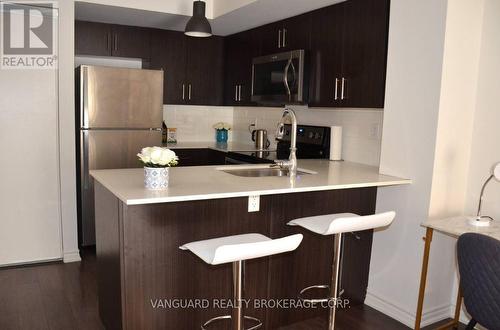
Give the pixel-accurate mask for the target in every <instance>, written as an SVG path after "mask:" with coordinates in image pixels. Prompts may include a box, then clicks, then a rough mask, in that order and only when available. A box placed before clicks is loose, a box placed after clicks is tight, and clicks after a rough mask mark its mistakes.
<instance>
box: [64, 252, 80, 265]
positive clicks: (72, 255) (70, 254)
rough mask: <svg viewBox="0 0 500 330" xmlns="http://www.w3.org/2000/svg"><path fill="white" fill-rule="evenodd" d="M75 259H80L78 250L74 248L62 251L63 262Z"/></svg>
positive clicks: (75, 260)
mask: <svg viewBox="0 0 500 330" xmlns="http://www.w3.org/2000/svg"><path fill="white" fill-rule="evenodd" d="M77 261H82V258H80V251H78V250H76V251H73V252H64V256H63V262H64V263H65V264H66V263H69V262H77Z"/></svg>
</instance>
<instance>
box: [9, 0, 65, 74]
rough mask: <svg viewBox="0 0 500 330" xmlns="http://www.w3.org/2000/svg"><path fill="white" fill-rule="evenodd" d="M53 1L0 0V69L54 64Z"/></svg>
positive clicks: (55, 11) (54, 11) (54, 16)
mask: <svg viewBox="0 0 500 330" xmlns="http://www.w3.org/2000/svg"><path fill="white" fill-rule="evenodd" d="M55 8H56V4H55V2H50V1H44V2H40V1H16V2H10V1H9V2H7V1H1V0H0V13H1V24H0V27H1V31H0V32H1V33H0V34H1V47H2V48H1V54H0V56H1V59H0V68H2V69H52V68H56V59H57V57H56V55H55V49H57V48H56V44H55V41H56V38H55V33H56V28H57V25H56V23H57V10H56V9H55Z"/></svg>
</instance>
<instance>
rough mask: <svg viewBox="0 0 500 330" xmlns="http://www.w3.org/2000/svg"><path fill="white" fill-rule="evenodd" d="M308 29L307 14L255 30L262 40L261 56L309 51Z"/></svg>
mask: <svg viewBox="0 0 500 330" xmlns="http://www.w3.org/2000/svg"><path fill="white" fill-rule="evenodd" d="M310 28H311V15H310V14H309V13H306V14H303V15H299V16H295V17H291V18H288V19H285V20H282V21H278V22H275V23H271V24H267V25H264V26H262V27H260V28H257V31H258V33H259V35H260V38H261V40H262V48H261V55H269V54H273V53H281V52H285V51H288V50H295V49H309V39H310Z"/></svg>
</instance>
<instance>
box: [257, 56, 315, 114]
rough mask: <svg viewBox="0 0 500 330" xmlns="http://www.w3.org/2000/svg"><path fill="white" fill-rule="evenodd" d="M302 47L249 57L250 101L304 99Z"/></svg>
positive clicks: (265, 101)
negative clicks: (250, 65)
mask: <svg viewBox="0 0 500 330" xmlns="http://www.w3.org/2000/svg"><path fill="white" fill-rule="evenodd" d="M304 54H305V52H304V50H294V51H291V52H285V53H279V54H274V55H268V56H261V57H256V58H254V59H253V61H252V101H253V102H257V103H263V104H287V103H304V102H306V98H305V93H304V92H305V89H306V88H305V86H304Z"/></svg>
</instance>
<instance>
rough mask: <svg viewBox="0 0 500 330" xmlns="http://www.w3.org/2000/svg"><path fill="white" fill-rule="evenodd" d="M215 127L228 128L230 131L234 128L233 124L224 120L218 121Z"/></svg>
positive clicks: (219, 128)
mask: <svg viewBox="0 0 500 330" xmlns="http://www.w3.org/2000/svg"><path fill="white" fill-rule="evenodd" d="M213 128H215V129H216V130H221V129H225V130H228V131H230V130H231V129H232V127H231V124H229V123H226V122H222V121H221V122H218V123H215V124H214V125H213Z"/></svg>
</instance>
